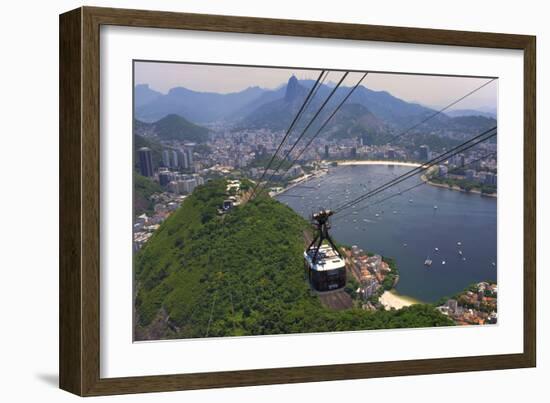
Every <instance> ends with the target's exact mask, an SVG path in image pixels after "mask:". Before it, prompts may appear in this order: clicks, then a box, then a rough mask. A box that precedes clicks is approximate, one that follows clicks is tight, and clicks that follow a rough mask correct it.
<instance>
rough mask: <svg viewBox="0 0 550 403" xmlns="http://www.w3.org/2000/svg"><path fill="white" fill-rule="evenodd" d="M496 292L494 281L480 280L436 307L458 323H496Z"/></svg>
mask: <svg viewBox="0 0 550 403" xmlns="http://www.w3.org/2000/svg"><path fill="white" fill-rule="evenodd" d="M497 294H498V289H497V285H496V284H495V283H487V282H481V283H478V284H476V285H475V286H474V287H471V288H470V289H469V290H467V291H465V292H463V293H461V294H459V295H458V296H456V298H451V299H449V300H447V301H446V302H445V303H444V304H443V305H441V306H439V307H437V309H438V310H439V311H440V312H441V313H443V314H444V315H447V316H449V317H450V318H452V319H453V320H454V321H455V323H456V324H458V325H484V324H494V323H497Z"/></svg>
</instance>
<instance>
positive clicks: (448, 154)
mask: <svg viewBox="0 0 550 403" xmlns="http://www.w3.org/2000/svg"><path fill="white" fill-rule="evenodd" d="M496 129H497V126H494V127H492V128H491V129H489V130H486V131H484V132H483V133H481V134H479V135H477V136H475V137H473V138H471V139H470V140H468V141H465V142H464V143H461V144H459V145H458V146H456V147H453V148H452V149H451V150H449V151H446V152H444V153H442V154H440V155H438V156H437V157H435V158H433V159H432V160H430V161H428V162H426V163H425V164H423V165H421V166H419V167H416V168H414V169H412V170H410V171H408V172H406V173H404V174H403V175H400V176H398V177H397V178H395V179H394V180H392V181H390V182H388V183H386V184H385V185H382V186H380V187H379V188H376V189H374V190H372V191H370V192H367V193H366V194H364V195H362V196H359V197H357V198H356V199H354V200H350V201H348V202H345V203H343V204H342V205H340V206H338V207H337V208H336V209H335V210H334V213H335V214H336V213H338V212H340V211H342V210H344V209H347V208H349V207H351V206H353V205H355V204H357V203H359V202H361V201H363V200H364V199H366V198H368V197H371V196H374V195H375V194H378V193H380V192H381V191H384V190H386V189H388V188H390V187H391V186H394V185H396V184H397V183H401V182H402V181H404V180H406V179H408V178H410V177H412V176H414V175H416V174H417V173H420V172H423V171H425V170H427V169H429V168H430V167H431V166H433V165H434V164H437V163H439V162H441V161H444V160H446V159H448V158H450V157H452V156H453V155H456V154H458V153H461V152H463V151H465V150H468V149H470V148H471V147H473V146H475V145H477V144H479V143H481V142H483V141H486V140H488V139H490V138H492V137H494V136H495V135H496ZM492 131H495V133H493V134H491V135H489V136H487V135H488V134H489V133H491V132H492ZM484 136H485V137H486V138H484V139H482V140H481V141H478V142H476V141H477V140H479V139H480V138H482V137H484Z"/></svg>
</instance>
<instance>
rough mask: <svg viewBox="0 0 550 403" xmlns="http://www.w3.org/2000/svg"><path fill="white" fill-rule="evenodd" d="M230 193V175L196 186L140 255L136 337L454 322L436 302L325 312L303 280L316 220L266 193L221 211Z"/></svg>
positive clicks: (296, 330) (136, 278) (325, 309)
mask: <svg viewBox="0 0 550 403" xmlns="http://www.w3.org/2000/svg"><path fill="white" fill-rule="evenodd" d="M225 197H226V195H225V181H223V180H214V181H211V182H208V183H207V184H205V185H203V186H199V187H197V188H196V189H195V191H194V192H193V194H192V195H191V196H189V197H188V198H187V199H186V200H185V201H184V203H183V204H182V206H181V207H180V208H179V209H178V210H177V211H176V212H175V213H174V214H172V215H171V216H170V217H169V218H168V219H167V220H166V221H165V222H164V223H163V224H162V225H161V227H160V228H159V230H158V231H156V232H155V234H154V235H153V236H152V238H151V239H150V240H149V241H148V242H147V244H146V245H145V247H144V248H143V249H142V250H141V251H140V252H139V253H138V254H137V255H136V257H135V281H136V291H137V294H136V300H135V308H136V332H135V335H136V339H138V340H144V339H158V338H161V339H165V338H196V337H206V336H208V337H210V336H240V335H263V334H282V333H285V334H288V333H304V332H325V331H339V330H363V329H385V328H400V327H429V326H443V325H445V326H447V325H452V322H451V321H450V320H449V319H448V318H446V317H445V316H444V315H442V314H440V313H439V312H438V311H436V310H435V309H434V308H433V307H432V306H429V305H413V306H411V307H408V308H405V309H401V310H398V311H377V312H370V311H364V310H361V309H358V308H352V309H349V310H346V311H340V312H337V311H332V310H329V309H328V308H325V307H324V306H323V305H322V304H321V302H320V301H319V298H318V296H316V295H313V294H312V293H311V292H310V289H309V285H308V284H307V282H306V280H305V279H304V272H303V270H304V269H303V261H302V253H303V248H304V240H303V233H304V231H305V230H307V229H308V228H309V226H308V223H307V222H306V221H305V220H304V219H303V218H301V217H300V216H299V215H297V214H296V213H294V212H293V211H292V210H291V209H290V208H288V207H287V206H285V205H284V204H282V203H279V202H277V201H276V200H273V199H271V198H268V197H258V198H257V199H255V200H254V201H253V202H249V203H246V204H244V205H243V206H240V207H237V208H235V209H234V210H232V211H231V212H230V213H228V214H225V215H218V214H217V212H216V209H217V208H218V207H219V206H220V205H221V203H222V201H223V199H224V198H225ZM350 285H351V286H353V284H350Z"/></svg>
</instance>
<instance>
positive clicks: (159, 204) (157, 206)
mask: <svg viewBox="0 0 550 403" xmlns="http://www.w3.org/2000/svg"><path fill="white" fill-rule="evenodd" d="M151 198H152V199H153V201H154V208H153V213H152V214H149V215H148V214H146V213H143V214H141V215H139V216H138V217H136V218H135V220H134V226H133V241H134V243H133V247H134V251H138V250H139V249H141V248H142V247H143V245H144V244H145V243H146V242H147V241H148V240H149V238H150V237H151V236H152V235H153V233H154V232H155V231H156V230H157V229H158V228H159V227H160V224H161V223H162V222H163V221H164V220H166V219H167V218H168V217H169V216H170V214H172V213H173V212H174V211H175V210H176V209H177V208H178V207H179V206H180V205H181V203H182V202H183V200H184V199H185V196H180V195H175V194H172V193H160V194H153V195H152V196H151Z"/></svg>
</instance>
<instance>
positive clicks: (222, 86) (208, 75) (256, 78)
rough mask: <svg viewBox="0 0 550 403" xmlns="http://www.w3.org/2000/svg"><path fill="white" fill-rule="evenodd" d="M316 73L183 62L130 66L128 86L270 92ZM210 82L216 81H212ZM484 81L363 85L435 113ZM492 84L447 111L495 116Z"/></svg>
mask: <svg viewBox="0 0 550 403" xmlns="http://www.w3.org/2000/svg"><path fill="white" fill-rule="evenodd" d="M319 72H320V70H304V69H299V68H295V69H294V68H276V67H275V68H274V67H248V66H233V65H199V64H188V63H164V62H135V63H134V73H135V76H134V84H135V85H140V84H147V85H148V86H149V87H150V88H151V89H153V90H155V91H158V92H160V93H163V94H166V93H167V92H168V91H169V90H170V89H172V88H176V87H185V88H188V89H190V90H193V91H197V92H215V93H223V94H225V93H233V92H239V91H243V90H245V89H246V88H250V87H260V88H263V89H267V90H274V89H276V88H279V87H281V86H283V85H285V84H286V83H287V81H288V79H289V78H290V77H291V76H292V75H294V76H296V77H297V78H298V79H300V80H302V79H313V80H315V79H316V78H317V76H318V75H319ZM342 74H343V72H336V71H334V72H331V73H330V75H329V77H328V79H327V83H329V84H333V83H334V82H336V81H338V80H339V78H340V77H341V75H342ZM361 74H362V73H359V72H357V73H350V74H349V76H348V78H347V79H346V80H345V81H344V83H343V85H344V86H353V85H354V84H355V82H356V81H357V79H358V78H359V77H360V76H361ZM216 77H220V78H219V79H216ZM488 80H489V79H488V78H486V77H483V78H477V77H456V76H452V77H451V76H434V75H416V74H398V73H395V74H393V73H370V74H369V75H368V77H367V78H366V79H365V81H364V83H363V86H364V87H366V88H368V89H370V90H373V91H387V92H389V93H390V94H392V95H393V96H395V97H397V98H400V99H402V100H404V101H407V102H413V103H419V104H421V105H424V106H428V107H431V108H441V107H444V106H446V105H447V104H449V103H450V102H452V101H454V100H456V99H457V98H460V97H461V96H463V95H465V94H467V93H468V92H469V91H472V90H474V89H475V88H478V87H479V86H481V85H482V84H483V83H485V82H487V81H488ZM497 81H498V80H495V81H494V82H492V83H490V84H488V85H487V86H485V87H484V88H482V89H481V90H479V91H477V92H476V93H475V94H472V95H471V96H469V97H468V98H466V99H464V100H462V101H461V102H459V103H458V104H457V105H454V106H453V107H452V108H450V110H455V109H456V110H458V109H477V110H480V111H484V112H495V111H496V109H497V98H498V83H497Z"/></svg>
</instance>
